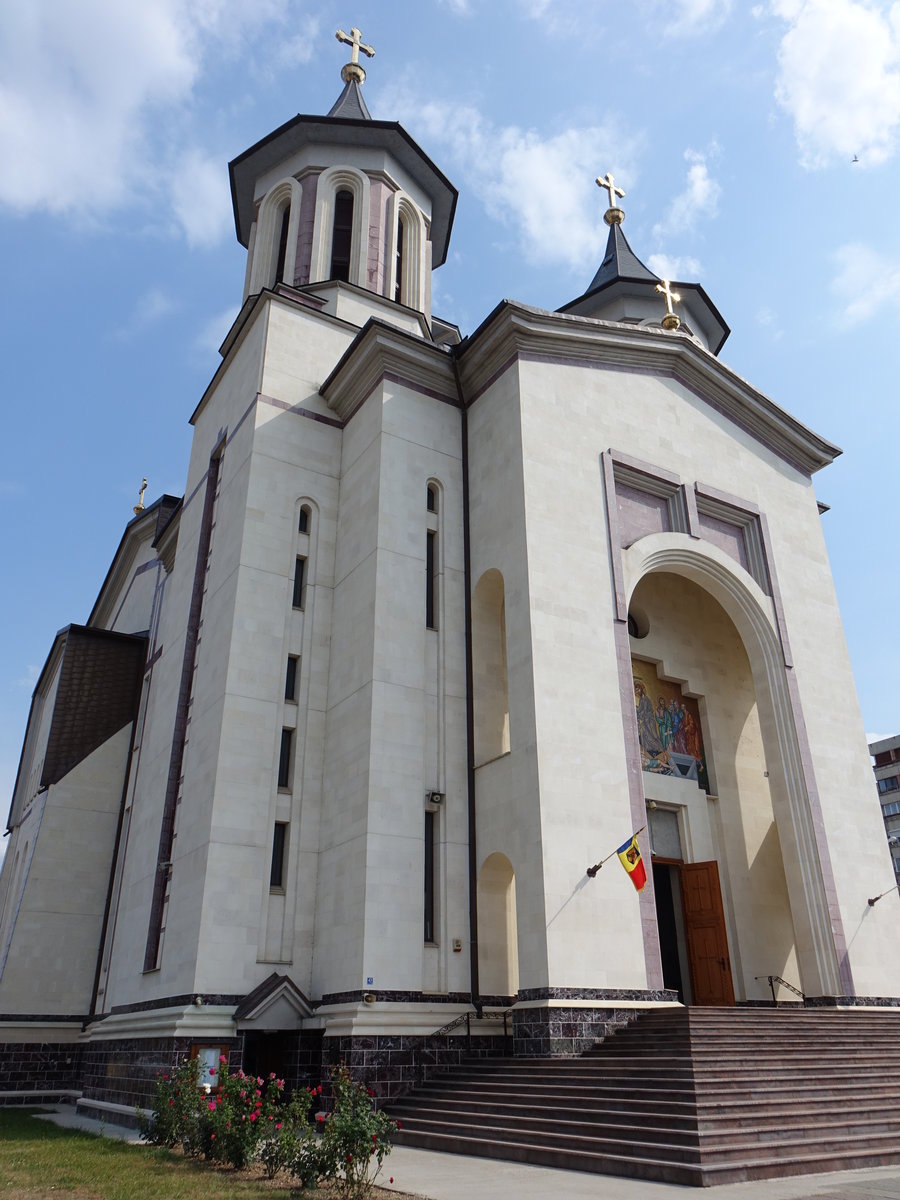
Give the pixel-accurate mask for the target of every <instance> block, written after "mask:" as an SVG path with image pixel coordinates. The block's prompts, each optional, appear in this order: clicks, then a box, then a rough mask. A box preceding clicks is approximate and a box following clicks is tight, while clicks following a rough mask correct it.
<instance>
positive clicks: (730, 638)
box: [623, 534, 840, 1003]
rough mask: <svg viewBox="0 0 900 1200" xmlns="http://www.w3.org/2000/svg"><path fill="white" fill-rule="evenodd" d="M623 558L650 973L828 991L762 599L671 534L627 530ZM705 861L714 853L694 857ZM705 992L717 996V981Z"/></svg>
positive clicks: (826, 922)
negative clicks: (650, 867) (647, 828)
mask: <svg viewBox="0 0 900 1200" xmlns="http://www.w3.org/2000/svg"><path fill="white" fill-rule="evenodd" d="M623 557H624V563H625V567H626V576H627V577H628V578H629V582H630V588H627V590H630V592H631V595H630V601H629V609H630V612H631V614H632V619H631V620H630V622H629V626H630V638H629V640H630V650H631V655H632V665H633V671H634V678H635V703H636V715H637V724H638V726H639V727H641V726H642V724H643V729H644V732H645V734H646V737H645V738H644V741H645V742H646V743H647V744H642V746H641V755H640V765H641V770H640V779H639V785H640V787H641V789H642V793H643V796H644V798H645V799H646V801H647V806H648V809H649V818H650V823H651V838H652V840H653V845H652V849H653V853H654V858H655V860H656V866H657V869H655V870H654V881H655V883H656V884H657V885H658V887H657V890H658V892H659V896H658V899H657V919H658V927H659V931H660V952H661V958H662V960H663V968H664V971H665V972H666V973H667V974H668V976H669V979H671V978H673V969H676V970H677V972H680V975H681V987H680V990H681V991H682V994H683V995H684V996H685V998H686V999H688V1001H689V1002H690V1001H691V1000H693V1002H694V1003H696V1002H698V995H697V993H698V991H699V992H700V993H701V995H702V991H703V989H702V987H700V988H698V979H699V974H702V970H707V971H708V970H709V969H710V963H711V962H712V961H714V960H715V959H718V960H720V964H724V966H722V965H719V968H718V969H719V972H720V974H726V973H727V974H729V975H730V976H731V977H733V981H734V991H735V995H736V997H737V999H738V1000H742V999H753V998H759V999H762V998H764V994H765V992H764V985H761V984H760V983H758V982H757V980H756V977H757V976H766V975H770V974H777V975H782V976H784V978H786V979H789V980H791V981H799V982H800V985H801V986H802V987H803V989H804V990H805V991H807V992H810V993H812V994H828V993H831V994H835V992H836V991H837V990H838V989H839V987H840V980H839V971H838V965H839V962H838V956H839V952H840V951H839V947H838V944H837V943H838V942H839V941H840V929H839V927H838V928H835V933H836V934H837V935H838V936H837V937H832V935H831V934H832V929H831V927H833V922H832V921H831V920H830V918H831V916H832V914H830V912H829V905H828V897H827V893H826V888H825V884H824V879H825V878H826V877H827V876H829V875H830V861H827V860H826V861H824V862H823V861H822V859H821V857H820V848H819V846H818V845H817V841H816V837H815V830H814V822H813V819H812V813H811V807H812V806H811V800H810V795H809V792H808V789H807V782H808V781H807V780H806V778H805V776H804V772H803V768H802V763H801V761H800V754H799V748H798V741H797V733H796V729H795V725H794V716H795V714H794V710H793V708H792V704H791V698H790V694H789V686H788V681H787V679H786V672H785V664H784V658H783V654H782V647H781V644H780V641H779V635H778V630H777V627H776V622H775V619H774V606H773V605H772V602H771V600H770V599H769V597H767V596H765V594H764V593H763V592H762V591H761V589H760V588H759V587H758V585H757V584H756V583H755V582H754V581H753V580H752V579H751V578H750V577H749V575H747V573H746V572H743V571H742V570H741V568H740V567H736V565H735V564H733V563H730V562H728V561H727V560H725V561H720V559H724V556H720V555H718V554H717V552H716V551H715V549H714V548H708V549H707V548H704V547H697V545H696V543H691V542H690V540H689V539H687V538H686V537H684V536H683V535H666V534H663V535H652V536H650V537H647V538H644V539H641V540H640V541H639V542H637V543H635V544H634V545H633V546H632V547H631V548H630V549H629V550H628V551H626V552H625V555H624V556H623ZM639 678H641V680H642V683H643V693H642V692H641V691H640V689H638V686H637V681H638V679H639ZM642 702H643V710H642V707H641V705H642ZM650 708H652V711H653V717H654V720H655V721H656V729H657V736H656V740H655V742H653V741H652V737H651V734H652V728H653V726H652V725H651V723H650V720H649V709H650ZM664 709H665V710H666V711H668V712H669V713H670V721H669V724H668V725H667V722H666V712H664V711H663V710H664ZM691 710H692V711H693V713H694V714H695V716H696V719H697V720H698V722H699V725H700V730H701V733H702V763H701V762H700V761H698V762H697V765H696V768H695V769H692V768H691V763H692V759H693V758H698V759H699V755H698V749H697V746H696V745H686V744H685V738H684V732H683V731H684V724H683V723H682V725H681V726H680V728H679V727H678V725H677V722H676V719H675V716H674V715H673V714H681V713H683V712H684V711H688V712H690V711H691ZM689 719H690V718H689ZM676 740H677V743H678V744H676ZM651 742H652V744H651ZM660 750H662V754H660ZM664 825H665V826H666V827H667V829H668V834H667V835H666V836H664V835H663V832H662V829H663V826H664ZM704 864H714V866H713V867H711V868H707V869H706V870H705V871H701V870H695V869H694V868H698V867H701V866H703V865H704ZM716 876H718V884H719V886H718V888H716V878H715V877H716ZM719 896H721V914H720V916H718V917H716V915H715V913H714V912H713V911H712V910H714V909H715V908H716V907H717V905H718V897H719ZM692 899H693V900H694V901H700V900H702V904H701V905H700V907H701V908H702V909H704V913H703V917H702V919H701V920H700V922H699V925H700V927H701V930H705V932H701V933H700V934H698V932H697V929H696V928H695V929H692V928H691V912H690V911H689V910H690V907H691V901H692ZM716 921H718V925H719V933H718V935H717V936H719V937H720V939H721V937H724V942H721V941H720V944H719V946H718V947H716V946H715V944H714V942H712V943H710V945H708V947H707V950H706V951H705V954H706V958H707V964H706V967H704V968H701V967H700V966H699V965H698V951H697V949H696V944H697V942H698V940H699V941H703V940H704V938H705V939H706V941H707V942H710V937H711V935H708V930H709V927H710V925H712V924H715V923H716ZM830 926H831V927H830ZM673 964H674V968H673ZM761 988H762V990H761ZM705 1002H707V1003H708V1002H710V1001H709V1000H708V999H707V1000H705ZM718 1002H719V1003H727V1002H728V1001H727V990H726V999H722V1000H719V1001H718Z"/></svg>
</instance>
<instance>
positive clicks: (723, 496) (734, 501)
mask: <svg viewBox="0 0 900 1200" xmlns="http://www.w3.org/2000/svg"><path fill="white" fill-rule="evenodd" d="M694 491H695V492H696V493H697V495H698V496H703V497H704V498H705V499H707V500H716V501H717V502H718V503H719V504H727V505H728V507H729V508H735V509H737V511H738V512H743V513H747V514H748V515H750V516H753V517H758V516H759V508H758V507H757V505H755V504H754V503H753V502H752V501H750V500H742V499H741V497H740V496H732V494H731V493H730V492H721V491H719V489H718V488H714V487H710V486H709V484H707V483H695V484H694Z"/></svg>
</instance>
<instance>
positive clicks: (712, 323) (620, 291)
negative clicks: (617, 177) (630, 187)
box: [557, 222, 730, 354]
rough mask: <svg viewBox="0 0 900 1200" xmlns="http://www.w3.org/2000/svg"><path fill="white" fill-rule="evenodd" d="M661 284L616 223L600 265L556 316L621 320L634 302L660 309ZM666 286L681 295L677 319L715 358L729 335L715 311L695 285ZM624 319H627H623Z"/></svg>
mask: <svg viewBox="0 0 900 1200" xmlns="http://www.w3.org/2000/svg"><path fill="white" fill-rule="evenodd" d="M661 282H662V280H661V279H660V277H659V276H658V275H654V274H653V272H652V271H651V270H650V268H649V267H645V266H644V264H643V263H642V262H641V260H640V259H639V258H638V256H637V255H636V254H635V252H634V251H633V250H632V249H631V247H630V246H629V245H628V239H627V238H626V237H625V234H624V233H623V232H622V226H621V224H620V223H618V222H616V223H615V224H612V225H610V227H609V237H608V238H607V241H606V253H605V254H604V256H603V262H602V263H601V264H600V269H599V270H598V271H597V274H596V275H595V276H594V278H593V279H592V280H591V283H590V286H589V287H588V289H587V291H585V292H583V293H582V295H580V296H577V297H576V298H575V299H574V300H570V301H569V303H568V304H564V305H563V306H562V308H559V309H557V312H561V313H578V314H580V315H582V316H586V317H593V316H599V317H601V318H603V319H605V320H613V321H617V320H621V319H623V317H622V315H617V313H618V314H623V315H624V314H627V313H628V311H629V310H628V306H629V305H630V304H631V303H632V302H633V301H635V300H637V301H643V302H646V301H647V300H652V301H654V303H656V304H659V305H660V306H661V305H662V303H663V302H662V299H661V297H660V296H659V294H658V292H657V290H656V285H657V284H658V283H661ZM669 282H670V283H671V284H672V286H673V287H676V288H677V289H678V291H679V293H681V301H682V304H683V306H684V307H683V309H682V310H680V311H681V315H682V316H683V317H684V318H686V319H687V320H688V323H689V325H690V326H691V327H692V328H693V329H694V331H695V332H696V331H698V330H699V331H700V332H702V334H703V337H704V338H705V339H706V344H707V345H708V346H709V349H710V350H711V351H712V353H713V354H718V353H719V351H720V350H721V349H722V345H723V343H724V342H725V339H726V338H727V337H728V334H729V332H730V331H729V329H728V326H727V325H726V324H725V322H724V320H723V319H722V316H721V314H720V312H719V310H718V309H717V308H716V306H715V305H714V304H713V302H712V301H711V300H710V298H709V296H707V294H706V292H705V291H704V290H703V288H702V287H701V286H700V284H699V283H680V282H676V281H675V280H670V281H669ZM660 312H662V308H660ZM625 319H628V320H630V319H631V318H630V316H626V317H625Z"/></svg>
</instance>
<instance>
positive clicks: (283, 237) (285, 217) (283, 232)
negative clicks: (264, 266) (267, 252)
mask: <svg viewBox="0 0 900 1200" xmlns="http://www.w3.org/2000/svg"><path fill="white" fill-rule="evenodd" d="M290 224H291V206H290V204H286V205H285V206H284V208H283V209H282V211H281V228H280V230H279V232H278V254H277V256H276V260H275V278H274V280H273V281H272V282H273V284H275V283H281V281H282V280H283V279H284V267H285V263H286V262H287V248H288V229H289V228H290ZM290 282H293V280H291V281H290Z"/></svg>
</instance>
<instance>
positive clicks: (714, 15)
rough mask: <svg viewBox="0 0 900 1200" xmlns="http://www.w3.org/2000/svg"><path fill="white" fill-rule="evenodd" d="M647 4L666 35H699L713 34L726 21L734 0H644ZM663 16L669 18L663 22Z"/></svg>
mask: <svg viewBox="0 0 900 1200" xmlns="http://www.w3.org/2000/svg"><path fill="white" fill-rule="evenodd" d="M644 6H645V11H647V10H649V11H648V16H649V17H650V18H651V19H652V21H653V24H654V26H656V27H659V26H660V25H661V28H662V32H663V33H664V34H665V35H666V37H697V36H702V35H704V34H707V33H714V32H715V31H716V30H717V29H719V28H720V27H721V26H722V25H723V24H724V22H725V20H726V19H727V17H728V15H729V13H730V12H731V6H732V0H650V3H649V4H648V3H647V0H644ZM664 17H668V18H669V19H668V20H666V21H664ZM663 22H664V23H663Z"/></svg>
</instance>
